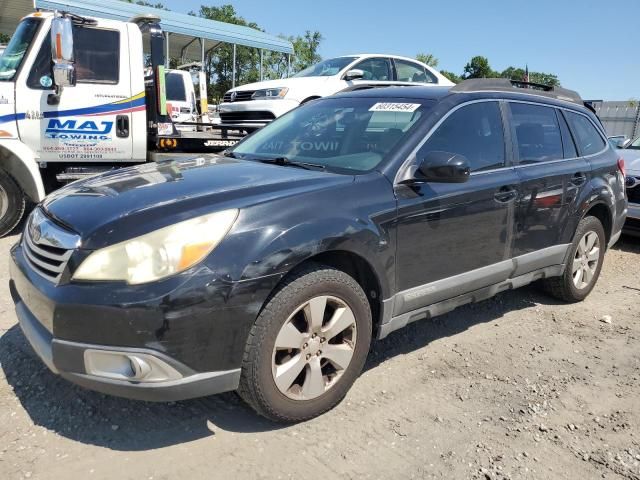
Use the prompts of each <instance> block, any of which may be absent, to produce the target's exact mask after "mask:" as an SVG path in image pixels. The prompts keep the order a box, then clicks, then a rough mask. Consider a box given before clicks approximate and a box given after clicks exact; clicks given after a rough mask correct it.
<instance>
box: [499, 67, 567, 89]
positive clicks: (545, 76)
mask: <svg viewBox="0 0 640 480" xmlns="http://www.w3.org/2000/svg"><path fill="white" fill-rule="evenodd" d="M500 77H502V78H510V79H511V80H523V79H524V78H525V70H524V69H523V68H516V67H509V68H506V69H504V70H503V71H502V72H501V73H500ZM529 81H530V82H533V83H540V84H542V85H550V86H552V87H557V86H560V80H558V77H557V76H556V75H554V74H552V73H543V72H532V71H530V72H529Z"/></svg>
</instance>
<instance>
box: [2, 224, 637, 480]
mask: <svg viewBox="0 0 640 480" xmlns="http://www.w3.org/2000/svg"><path fill="white" fill-rule="evenodd" d="M16 239H17V237H15V236H14V237H10V238H5V239H2V240H0V251H2V252H5V254H4V255H3V257H2V261H1V262H0V278H2V284H3V286H2V287H1V289H0V365H1V369H0V478H1V479H22V478H31V479H39V478H42V479H45V478H46V479H57V478H87V479H101V478H122V479H129V478H130V479H169V478H189V479H196V478H207V479H213V478H224V479H228V478H232V476H233V477H235V478H242V479H244V478H250V479H252V478H265V479H267V478H268V479H274V478H284V479H286V478H306V479H315V478H323V479H327V478H358V479H362V478H384V479H393V478H447V479H454V478H455V479H463V478H464V479H466V478H471V479H475V478H477V479H501V478H513V479H515V478H539V479H547V478H572V479H573V478H575V479H587V478H589V479H591V478H626V479H633V480H639V479H640V401H639V398H640V382H639V380H640V324H639V322H638V318H639V312H640V307H639V305H640V277H639V276H638V271H639V267H640V241H639V240H635V239H628V238H625V239H623V240H622V241H621V242H620V243H619V244H618V245H617V246H616V247H615V248H614V249H613V250H611V251H610V252H609V253H608V254H607V257H606V260H605V266H604V269H603V272H602V276H601V278H600V281H599V283H598V285H597V287H596V289H595V290H594V292H593V293H592V294H591V296H590V297H589V298H588V299H587V300H586V301H585V302H583V303H580V304H574V305H565V304H560V303H558V302H556V301H555V300H553V299H551V298H549V297H547V296H545V295H544V294H542V293H540V292H539V291H538V290H537V289H536V288H535V287H526V288H523V289H520V290H518V291H514V292H505V293H503V294H501V295H499V296H498V297H496V298H494V299H492V300H489V301H486V302H484V303H481V304H477V305H471V306H468V307H464V308H460V309H458V310H456V311H454V312H452V313H450V314H447V315H445V316H442V317H440V318H438V319H436V320H434V321H431V322H419V323H415V324H412V325H410V326H408V327H407V328H405V329H404V330H401V331H398V332H396V333H394V334H392V335H390V336H389V337H388V338H387V339H385V340H384V341H382V342H379V343H377V344H376V345H375V346H374V349H373V351H372V352H371V354H370V357H369V361H368V364H367V367H366V371H365V373H363V375H362V376H361V377H360V379H359V380H358V381H357V382H356V384H355V385H354V387H353V388H352V390H351V391H350V393H349V394H348V396H347V398H346V399H345V400H344V401H343V402H342V403H341V404H340V405H339V406H338V407H336V408H335V409H334V410H332V411H331V412H329V413H327V414H325V415H323V416H322V417H320V418H317V419H315V420H313V421H310V422H306V423H303V424H299V425H294V426H281V425H275V424H272V423H269V422H268V421H266V420H263V419H262V418H259V417H257V416H256V415H255V414H253V412H252V411H251V410H249V409H248V408H247V407H245V406H244V404H243V403H242V402H241V401H240V400H239V399H238V398H237V397H236V396H235V395H234V394H225V395H219V396H216V397H210V398H206V399H200V400H194V401H187V402H176V403H162V404H154V403H144V402H136V401H128V400H123V399H117V398H112V397H107V396H104V395H101V394H97V393H93V392H89V391H85V390H82V389H80V388H78V387H75V386H73V385H71V384H69V383H67V382H65V381H64V380H62V379H60V378H57V377H56V376H54V375H53V374H51V373H50V372H49V371H48V370H46V368H45V367H44V366H43V364H42V363H41V362H40V361H39V360H38V359H37V358H36V357H35V354H34V353H33V352H32V351H31V349H30V347H29V345H28V344H27V343H26V342H25V340H24V338H23V336H22V334H21V332H20V330H19V327H18V326H17V325H16V318H15V314H14V311H13V304H12V303H11V299H10V296H9V291H8V288H7V280H8V274H7V262H8V255H7V254H6V252H7V251H8V248H9V246H10V245H11V244H12V243H13V242H15V241H16Z"/></svg>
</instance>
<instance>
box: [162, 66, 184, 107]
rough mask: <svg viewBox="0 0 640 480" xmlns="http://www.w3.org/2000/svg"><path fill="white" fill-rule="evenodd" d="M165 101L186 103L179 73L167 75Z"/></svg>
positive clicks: (181, 77) (182, 82)
mask: <svg viewBox="0 0 640 480" xmlns="http://www.w3.org/2000/svg"><path fill="white" fill-rule="evenodd" d="M166 79H167V100H171V101H174V102H186V101H187V92H185V89H184V81H183V76H182V75H180V74H179V73H167V75H166Z"/></svg>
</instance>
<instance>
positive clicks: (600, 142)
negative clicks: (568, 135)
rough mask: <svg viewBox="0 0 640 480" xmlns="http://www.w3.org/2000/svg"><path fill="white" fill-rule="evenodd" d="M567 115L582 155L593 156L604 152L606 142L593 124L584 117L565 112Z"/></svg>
mask: <svg viewBox="0 0 640 480" xmlns="http://www.w3.org/2000/svg"><path fill="white" fill-rule="evenodd" d="M565 114H566V116H567V121H568V122H569V125H570V126H571V130H572V131H573V134H574V136H575V139H576V144H577V145H578V150H579V151H580V155H582V156H586V155H593V154H594V153H598V152H600V151H602V149H603V148H604V146H605V141H604V139H603V138H602V136H601V135H600V134H599V133H598V130H597V129H596V127H594V126H593V123H591V122H590V121H589V119H588V118H587V117H585V116H584V115H579V114H577V113H573V112H565Z"/></svg>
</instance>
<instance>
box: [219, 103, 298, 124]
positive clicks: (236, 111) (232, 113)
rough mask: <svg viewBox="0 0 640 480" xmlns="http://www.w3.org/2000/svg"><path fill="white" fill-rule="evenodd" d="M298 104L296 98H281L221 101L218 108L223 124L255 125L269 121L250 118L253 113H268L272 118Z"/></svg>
mask: <svg viewBox="0 0 640 480" xmlns="http://www.w3.org/2000/svg"><path fill="white" fill-rule="evenodd" d="M299 105H300V102H298V101H297V100H288V99H286V98H282V99H279V100H249V101H246V102H228V103H221V104H220V106H219V107H218V108H219V113H220V118H222V123H223V124H225V123H231V124H246V125H255V124H266V123H269V121H270V120H265V119H263V120H260V119H253V120H252V119H251V117H252V114H254V113H258V112H261V113H268V114H270V115H271V116H272V117H273V118H278V117H280V116H282V115H284V114H285V113H287V112H288V111H289V110H293V109H294V108H296V107H297V106H299ZM225 119H227V120H225Z"/></svg>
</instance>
